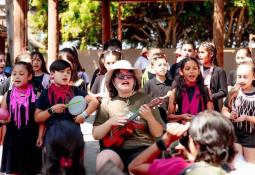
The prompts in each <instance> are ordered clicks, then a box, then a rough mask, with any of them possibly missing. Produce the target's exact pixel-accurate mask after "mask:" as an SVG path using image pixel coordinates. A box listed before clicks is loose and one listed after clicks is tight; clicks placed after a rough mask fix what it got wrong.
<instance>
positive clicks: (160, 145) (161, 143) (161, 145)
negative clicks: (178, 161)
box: [156, 139, 167, 151]
mask: <svg viewBox="0 0 255 175" xmlns="http://www.w3.org/2000/svg"><path fill="white" fill-rule="evenodd" d="M156 145H157V147H158V149H160V150H161V151H165V150H167V147H166V144H165V143H164V141H163V140H162V139H158V140H157V141H156Z"/></svg>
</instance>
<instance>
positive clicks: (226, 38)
mask: <svg viewBox="0 0 255 175" xmlns="http://www.w3.org/2000/svg"><path fill="white" fill-rule="evenodd" d="M237 10H238V9H237V8H234V9H233V10H231V11H230V15H229V25H228V31H227V33H226V35H225V39H224V40H225V46H228V44H229V39H230V35H231V31H232V28H233V21H234V15H235V13H236V11H237ZM231 41H232V39H231ZM230 43H232V42H230Z"/></svg>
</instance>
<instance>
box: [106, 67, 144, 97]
mask: <svg viewBox="0 0 255 175" xmlns="http://www.w3.org/2000/svg"><path fill="white" fill-rule="evenodd" d="M119 71H120V70H119V69H117V70H114V71H113V73H112V77H111V79H110V82H109V96H110V97H111V98H114V97H116V96H118V91H117V89H116V88H115V86H114V84H113V79H114V78H115V76H116V74H117V73H118V72H119ZM129 71H130V72H132V73H133V74H134V79H135V83H134V88H133V90H134V91H137V90H139V88H140V84H139V81H138V80H137V78H136V76H135V73H134V72H133V71H132V70H129Z"/></svg>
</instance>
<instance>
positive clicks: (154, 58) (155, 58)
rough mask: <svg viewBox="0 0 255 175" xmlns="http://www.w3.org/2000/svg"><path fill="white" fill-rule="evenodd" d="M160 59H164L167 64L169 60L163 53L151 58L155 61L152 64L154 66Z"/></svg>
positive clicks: (155, 54)
mask: <svg viewBox="0 0 255 175" xmlns="http://www.w3.org/2000/svg"><path fill="white" fill-rule="evenodd" d="M158 59H164V60H166V62H167V58H166V54H164V53H163V52H159V53H154V54H153V55H152V56H151V60H153V62H152V63H151V64H152V65H153V64H154V61H156V60H158Z"/></svg>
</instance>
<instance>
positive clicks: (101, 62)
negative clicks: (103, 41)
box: [98, 50, 122, 75]
mask: <svg viewBox="0 0 255 175" xmlns="http://www.w3.org/2000/svg"><path fill="white" fill-rule="evenodd" d="M108 55H113V56H114V57H116V61H118V60H122V53H121V52H120V51H116V50H107V51H104V52H103V53H102V54H101V55H100V57H99V62H98V63H99V66H100V68H99V69H100V75H104V74H105V73H106V72H107V70H106V68H105V66H104V62H105V58H106V57H107V56H108Z"/></svg>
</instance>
